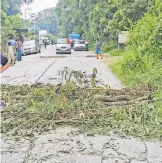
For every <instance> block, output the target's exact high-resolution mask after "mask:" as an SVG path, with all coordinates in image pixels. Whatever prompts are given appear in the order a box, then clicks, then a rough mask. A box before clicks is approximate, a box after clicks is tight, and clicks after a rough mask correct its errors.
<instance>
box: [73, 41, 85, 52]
mask: <svg viewBox="0 0 162 163" xmlns="http://www.w3.org/2000/svg"><path fill="white" fill-rule="evenodd" d="M74 50H75V51H85V41H84V40H77V41H76V42H75V44H74Z"/></svg>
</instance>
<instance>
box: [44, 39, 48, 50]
mask: <svg viewBox="0 0 162 163" xmlns="http://www.w3.org/2000/svg"><path fill="white" fill-rule="evenodd" d="M47 44H48V43H47V41H46V40H45V41H44V47H45V49H46V48H47Z"/></svg>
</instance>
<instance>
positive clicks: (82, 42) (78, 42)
mask: <svg viewBox="0 0 162 163" xmlns="http://www.w3.org/2000/svg"><path fill="white" fill-rule="evenodd" d="M77 44H85V41H77Z"/></svg>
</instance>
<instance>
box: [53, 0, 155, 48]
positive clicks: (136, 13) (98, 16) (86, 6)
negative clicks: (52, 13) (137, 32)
mask: <svg viewBox="0 0 162 163" xmlns="http://www.w3.org/2000/svg"><path fill="white" fill-rule="evenodd" d="M154 2H155V0H142V1H139V0H138V1H137V0H114V1H112V0H59V3H58V5H57V10H56V11H57V13H58V17H59V23H60V24H59V25H60V36H61V37H65V36H66V35H67V34H69V33H71V32H77V33H81V34H82V37H83V38H86V39H88V40H89V42H91V43H92V44H93V42H94V41H95V40H96V38H97V37H99V38H101V40H102V41H103V42H104V51H108V50H110V49H114V48H117V41H118V33H119V32H120V31H125V30H126V31H129V30H130V29H131V28H132V26H133V25H134V24H136V23H137V21H138V20H139V19H141V18H142V16H143V15H144V13H146V12H147V11H148V9H149V8H150V7H152V6H153V5H154Z"/></svg>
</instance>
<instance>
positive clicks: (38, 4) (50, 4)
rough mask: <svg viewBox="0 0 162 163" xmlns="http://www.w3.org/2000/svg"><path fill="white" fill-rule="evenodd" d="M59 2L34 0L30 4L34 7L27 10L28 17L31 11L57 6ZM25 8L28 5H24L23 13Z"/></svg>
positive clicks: (36, 11) (54, 0)
mask: <svg viewBox="0 0 162 163" xmlns="http://www.w3.org/2000/svg"><path fill="white" fill-rule="evenodd" d="M57 2H58V0H34V2H33V3H32V4H30V5H29V6H28V7H29V8H32V11H27V17H29V16H30V13H38V12H39V11H42V10H44V9H47V8H51V7H55V6H56V4H57ZM24 8H26V6H22V13H25V12H24ZM23 17H24V14H23Z"/></svg>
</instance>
